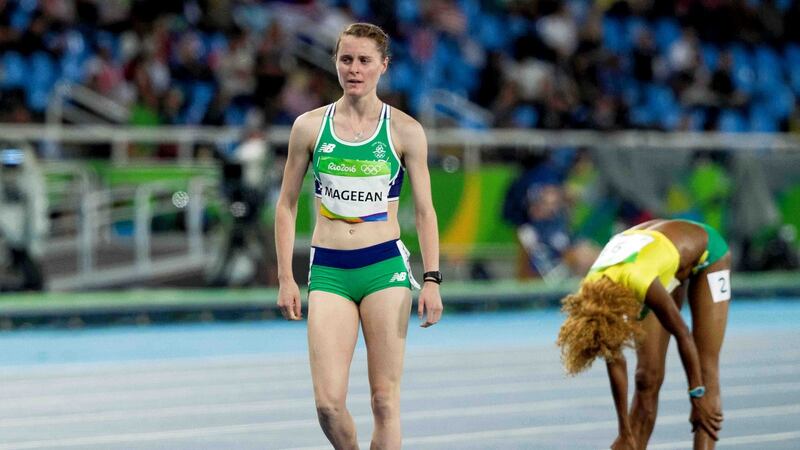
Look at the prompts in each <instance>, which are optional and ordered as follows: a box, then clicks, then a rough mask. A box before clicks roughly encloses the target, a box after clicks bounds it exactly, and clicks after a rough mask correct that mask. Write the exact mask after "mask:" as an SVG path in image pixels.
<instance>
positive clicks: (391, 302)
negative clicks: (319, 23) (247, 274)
mask: <svg viewBox="0 0 800 450" xmlns="http://www.w3.org/2000/svg"><path fill="white" fill-rule="evenodd" d="M388 48H389V37H388V36H387V35H386V34H385V33H384V32H383V30H381V29H380V28H379V27H377V26H375V25H371V24H364V23H356V24H352V25H350V26H349V27H348V28H347V29H345V30H344V31H343V32H342V33H341V35H340V36H339V40H338V42H337V44H336V48H335V55H334V59H335V63H336V72H337V74H338V78H339V84H340V85H341V86H342V89H343V90H344V94H343V95H342V97H341V98H340V99H339V100H338V101H336V102H335V103H333V104H330V105H328V106H326V107H323V108H319V109H315V110H313V111H309V112H307V113H305V114H303V115H301V116H300V117H298V118H297V120H296V121H295V123H294V125H293V126H292V131H291V134H290V137H289V154H288V158H287V162H286V168H285V171H284V177H283V185H282V186H281V192H280V197H279V199H278V204H277V209H276V218H275V240H276V249H277V255H278V278H279V283H280V289H279V293H278V306H279V307H280V309H281V312H282V314H283V316H284V317H285V318H287V319H289V320H300V319H302V316H303V315H302V308H301V301H300V290H299V288H298V285H297V283H296V282H295V279H294V275H293V273H292V251H293V247H294V240H295V222H296V217H297V198H298V193H299V191H300V188H301V185H302V182H303V178H304V176H305V173H306V170H307V168H308V165H309V163H310V164H311V166H312V170H313V173H314V181H315V189H316V196H317V200H316V207H317V211H318V213H317V217H316V225H315V227H314V233H313V235H312V238H311V245H312V248H311V267H310V273H309V288H308V290H309V293H308V347H309V359H310V362H311V376H312V381H313V384H314V398H315V401H316V406H317V416H318V418H319V422H320V425H321V426H322V430H323V431H324V433H325V435H326V436H327V437H328V440H330V442H331V444H332V445H333V447H334V448H336V449H357V448H358V440H357V438H356V429H355V425H354V423H353V419H352V417H351V416H350V413H349V412H348V411H347V408H346V405H345V400H346V397H347V385H348V379H349V372H350V363H351V360H352V357H353V350H354V348H355V345H356V340H357V337H358V327H359V324H360V325H361V328H362V331H363V333H364V340H365V342H366V346H367V363H368V372H369V383H370V391H371V397H372V413H373V416H374V432H373V434H372V445H371V448H373V449H399V448H400V445H401V430H400V378H401V375H402V368H403V353H404V351H405V341H406V332H407V329H408V318H409V312H410V308H411V287H412V286H414V287H419V285H418V284H417V282H416V281H415V280H414V277H413V276H412V274H411V270H410V266H409V261H408V257H409V254H408V251H407V250H406V248H405V246H404V245H403V243H402V242H400V240H399V237H400V225H399V223H398V221H397V204H398V202H397V200H398V198H399V196H400V187H401V185H402V182H403V174H404V172H405V171H408V176H409V179H410V181H411V187H412V190H413V198H414V207H415V214H416V224H417V233H418V236H419V243H420V248H421V251H422V261H423V265H424V270H425V274H424V277H423V286H422V291H421V292H420V295H419V300H418V302H419V307H418V314H419V317H420V320H423V323H422V326H423V327H428V326H431V325H433V324H435V323H436V322H438V321H439V319H440V317H441V314H442V300H441V297H440V295H439V283H441V281H442V279H441V273H440V272H439V237H438V229H437V222H436V212H435V210H434V208H433V203H432V201H431V188H430V177H429V174H428V163H427V156H428V154H427V151H428V150H427V141H426V138H425V133H424V131H423V129H422V126H420V124H419V123H418V122H417V121H416V120H414V119H413V118H411V117H410V116H409V115H407V114H405V113H403V112H402V111H399V110H396V109H394V108H392V107H390V106H389V105H387V104H385V103H383V102H382V101H381V100H380V99H379V98H378V96H377V93H376V88H377V85H378V80H379V79H380V77H381V75H382V74H383V73H384V72H385V71H386V69H387V67H388V64H389V56H388ZM423 318H424V319H423Z"/></svg>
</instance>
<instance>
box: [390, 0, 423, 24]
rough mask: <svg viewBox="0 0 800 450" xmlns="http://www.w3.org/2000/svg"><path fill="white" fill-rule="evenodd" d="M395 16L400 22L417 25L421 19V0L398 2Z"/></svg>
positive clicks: (401, 0) (402, 0) (398, 0)
mask: <svg viewBox="0 0 800 450" xmlns="http://www.w3.org/2000/svg"><path fill="white" fill-rule="evenodd" d="M395 14H396V15H397V20H398V21H400V22H409V23H416V22H417V20H418V19H419V0H397V3H396V5H395Z"/></svg>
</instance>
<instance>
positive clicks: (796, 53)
mask: <svg viewBox="0 0 800 450" xmlns="http://www.w3.org/2000/svg"><path fill="white" fill-rule="evenodd" d="M784 61H785V64H786V70H787V72H788V74H789V83H790V84H791V86H792V89H794V92H795V94H796V95H798V96H800V45H798V44H795V43H789V44H787V45H786V47H785V48H784Z"/></svg>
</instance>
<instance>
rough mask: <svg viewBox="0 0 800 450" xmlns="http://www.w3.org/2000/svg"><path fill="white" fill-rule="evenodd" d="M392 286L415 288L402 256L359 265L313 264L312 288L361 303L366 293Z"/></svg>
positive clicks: (310, 282) (310, 287) (309, 286)
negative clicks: (330, 265) (338, 266)
mask: <svg viewBox="0 0 800 450" xmlns="http://www.w3.org/2000/svg"><path fill="white" fill-rule="evenodd" d="M390 287H404V288H408V289H411V279H410V277H409V274H408V270H407V269H406V264H405V261H404V260H403V257H402V256H395V257H392V258H389V259H385V260H383V261H379V262H376V263H374V264H370V265H368V266H364V267H359V268H357V269H339V268H336V267H328V266H320V265H314V264H312V265H311V276H310V281H309V284H308V292H312V291H323V292H330V293H332V294H336V295H339V296H342V297H344V298H346V299H348V300H350V301H352V302H355V303H356V304H359V303H361V300H362V299H363V298H364V297H366V296H368V295H370V294H372V293H374V292H377V291H380V290H383V289H386V288H390Z"/></svg>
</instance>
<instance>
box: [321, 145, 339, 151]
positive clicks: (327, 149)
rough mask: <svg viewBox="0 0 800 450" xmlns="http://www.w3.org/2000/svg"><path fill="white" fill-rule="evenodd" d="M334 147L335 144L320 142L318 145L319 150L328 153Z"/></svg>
mask: <svg viewBox="0 0 800 450" xmlns="http://www.w3.org/2000/svg"><path fill="white" fill-rule="evenodd" d="M334 148H336V144H322V145H320V146H319V151H321V152H322V153H330V152H332V151H333V149H334Z"/></svg>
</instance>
